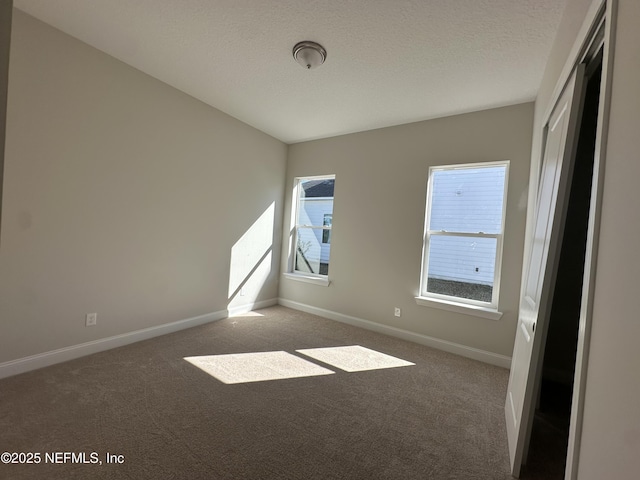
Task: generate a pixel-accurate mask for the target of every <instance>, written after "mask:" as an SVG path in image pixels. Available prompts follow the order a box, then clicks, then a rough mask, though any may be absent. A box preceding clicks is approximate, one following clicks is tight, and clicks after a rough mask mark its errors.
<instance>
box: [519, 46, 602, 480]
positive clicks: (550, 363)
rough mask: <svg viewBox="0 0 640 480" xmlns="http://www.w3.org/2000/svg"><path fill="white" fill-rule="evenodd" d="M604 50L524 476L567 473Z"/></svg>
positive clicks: (581, 141) (581, 148) (585, 121)
mask: <svg viewBox="0 0 640 480" xmlns="http://www.w3.org/2000/svg"><path fill="white" fill-rule="evenodd" d="M601 74H602V51H600V52H599V53H598V54H597V55H596V56H595V57H594V58H593V60H592V61H591V62H590V63H589V65H588V66H587V69H586V76H587V79H586V82H585V83H586V86H585V92H584V104H583V105H584V106H583V112H582V117H581V123H580V127H579V128H580V131H579V135H578V145H577V150H576V159H575V164H574V168H573V173H572V177H571V178H572V180H571V190H570V192H569V203H568V207H567V215H566V219H565V224H564V234H563V239H562V246H561V249H560V260H559V264H558V274H557V278H556V285H555V288H554V291H553V301H552V307H551V315H550V318H549V330H548V333H547V338H546V342H545V348H544V360H543V365H542V377H541V381H540V389H539V392H538V402H537V408H536V413H535V416H534V420H533V428H532V431H531V441H530V447H529V455H528V460H527V464H526V465H525V466H524V468H523V471H522V476H521V478H523V479H527V480H533V479H545V480H555V479H558V480H561V479H564V474H565V466H566V460H567V445H568V440H569V425H570V416H571V405H572V396H573V380H574V373H575V366H576V354H577V346H578V329H579V322H580V308H581V301H582V282H583V274H584V265H585V255H586V244H587V231H588V222H589V209H590V205H591V184H592V180H593V166H594V159H595V147H596V130H597V123H598V108H599V99H600V83H601V77H602V75H601Z"/></svg>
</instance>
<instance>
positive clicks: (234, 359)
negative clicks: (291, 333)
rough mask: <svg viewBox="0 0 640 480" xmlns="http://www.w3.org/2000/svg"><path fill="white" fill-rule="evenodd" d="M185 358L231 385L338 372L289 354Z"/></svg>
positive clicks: (274, 353)
mask: <svg viewBox="0 0 640 480" xmlns="http://www.w3.org/2000/svg"><path fill="white" fill-rule="evenodd" d="M184 359H185V360H186V361H187V362H189V363H191V364H192V365H195V366H196V367H198V368H199V369H200V370H202V371H204V372H206V373H208V374H209V375H211V376H212V377H215V378H217V379H218V380H220V381H221V382H222V383H227V384H234V383H248V382H263V381H267V380H283V379H285V378H301V377H315V376H318V375H331V374H333V373H335V372H333V371H331V370H329V369H326V368H323V367H321V366H319V365H316V364H314V363H311V362H308V361H307V360H304V359H302V358H300V357H296V356H295V355H292V354H290V353H287V352H255V353H233V354H228V355H205V356H200V357H184Z"/></svg>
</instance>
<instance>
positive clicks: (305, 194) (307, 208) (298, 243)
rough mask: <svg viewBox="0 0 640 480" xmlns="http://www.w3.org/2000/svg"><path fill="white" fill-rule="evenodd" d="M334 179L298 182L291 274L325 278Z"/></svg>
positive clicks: (328, 253) (329, 243)
mask: <svg viewBox="0 0 640 480" xmlns="http://www.w3.org/2000/svg"><path fill="white" fill-rule="evenodd" d="M334 184H335V175H327V176H322V177H306V178H297V179H296V185H295V190H294V193H295V197H296V198H295V202H296V213H295V228H294V238H293V241H294V243H293V245H295V253H294V254H293V269H292V270H293V273H300V274H304V275H313V276H325V277H326V276H327V275H328V273H329V257H330V254H331V228H332V225H331V224H332V218H333V188H334Z"/></svg>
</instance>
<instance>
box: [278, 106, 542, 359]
mask: <svg viewBox="0 0 640 480" xmlns="http://www.w3.org/2000/svg"><path fill="white" fill-rule="evenodd" d="M532 121H533V104H531V103H529V104H522V105H516V106H511V107H505V108H498V109H494V110H487V111H483V112H477V113H470V114H466V115H458V116H453V117H448V118H442V119H437V120H429V121H425V122H419V123H413V124H408V125H402V126H398V127H391V128H384V129H380V130H373V131H369V132H363V133H357V134H352V135H345V136H340V137H334V138H329V139H324V140H317V141H312V142H306V143H299V144H295V145H291V146H290V147H289V156H288V163H287V182H286V201H285V217H284V226H285V233H284V239H285V240H284V242H283V257H282V269H283V271H286V269H287V254H288V252H287V248H288V242H287V237H288V235H289V232H288V229H289V225H290V211H291V191H292V187H293V182H294V177H297V176H306V175H320V174H330V173H333V174H335V175H336V183H335V203H334V214H333V232H332V240H331V242H332V245H331V248H332V251H331V264H330V269H329V278H330V280H331V284H330V285H329V287H322V286H318V285H312V284H306V283H301V282H297V281H294V280H290V279H287V278H283V279H282V280H281V281H280V297H281V298H284V299H287V300H292V301H295V302H300V303H303V304H306V305H311V306H314V307H318V308H323V309H326V310H330V311H335V312H339V313H341V314H346V315H350V316H354V317H358V318H361V319H365V320H369V321H372V322H377V323H379V324H382V325H389V326H392V327H397V328H400V329H404V330H408V331H411V332H415V333H419V334H422V335H428V336H431V337H436V338H438V339H441V340H445V341H449V342H454V343H457V344H461V345H464V346H468V347H472V348H477V349H481V350H484V351H488V352H492V353H496V354H499V355H507V356H510V355H511V351H512V349H513V337H514V332H515V324H516V319H517V309H518V296H519V285H520V275H521V268H522V248H523V242H524V227H525V211H526V201H527V181H528V175H529V159H530V154H531V132H532V128H533V124H532ZM493 160H510V161H511V166H510V170H509V191H508V200H507V202H508V206H507V215H506V233H505V243H504V259H503V269H502V291H501V294H500V310H501V311H503V312H504V316H503V317H502V319H501V320H499V321H494V320H488V319H483V318H478V317H473V316H468V315H462V314H459V313H454V312H448V311H443V310H440V309H435V308H430V307H425V306H419V305H417V304H416V303H415V300H414V297H415V296H416V295H417V294H418V289H419V280H420V264H421V255H422V235H423V228H424V212H425V196H426V185H427V176H428V170H429V167H430V166H433V165H447V164H457V163H469V162H486V161H493ZM394 307H400V308H401V309H402V317H400V318H396V317H394V315H393V312H394Z"/></svg>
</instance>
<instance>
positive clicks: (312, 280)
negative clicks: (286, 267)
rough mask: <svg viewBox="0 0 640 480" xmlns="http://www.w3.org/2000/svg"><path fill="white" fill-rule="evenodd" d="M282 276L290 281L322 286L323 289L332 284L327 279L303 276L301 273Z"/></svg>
mask: <svg viewBox="0 0 640 480" xmlns="http://www.w3.org/2000/svg"><path fill="white" fill-rule="evenodd" d="M282 275H283V276H284V278H288V279H289V280H295V281H296V282H304V283H312V284H314V285H320V286H321V287H328V286H329V283H331V282H329V278H327V277H312V276H311V275H301V274H299V273H283V274H282Z"/></svg>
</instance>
